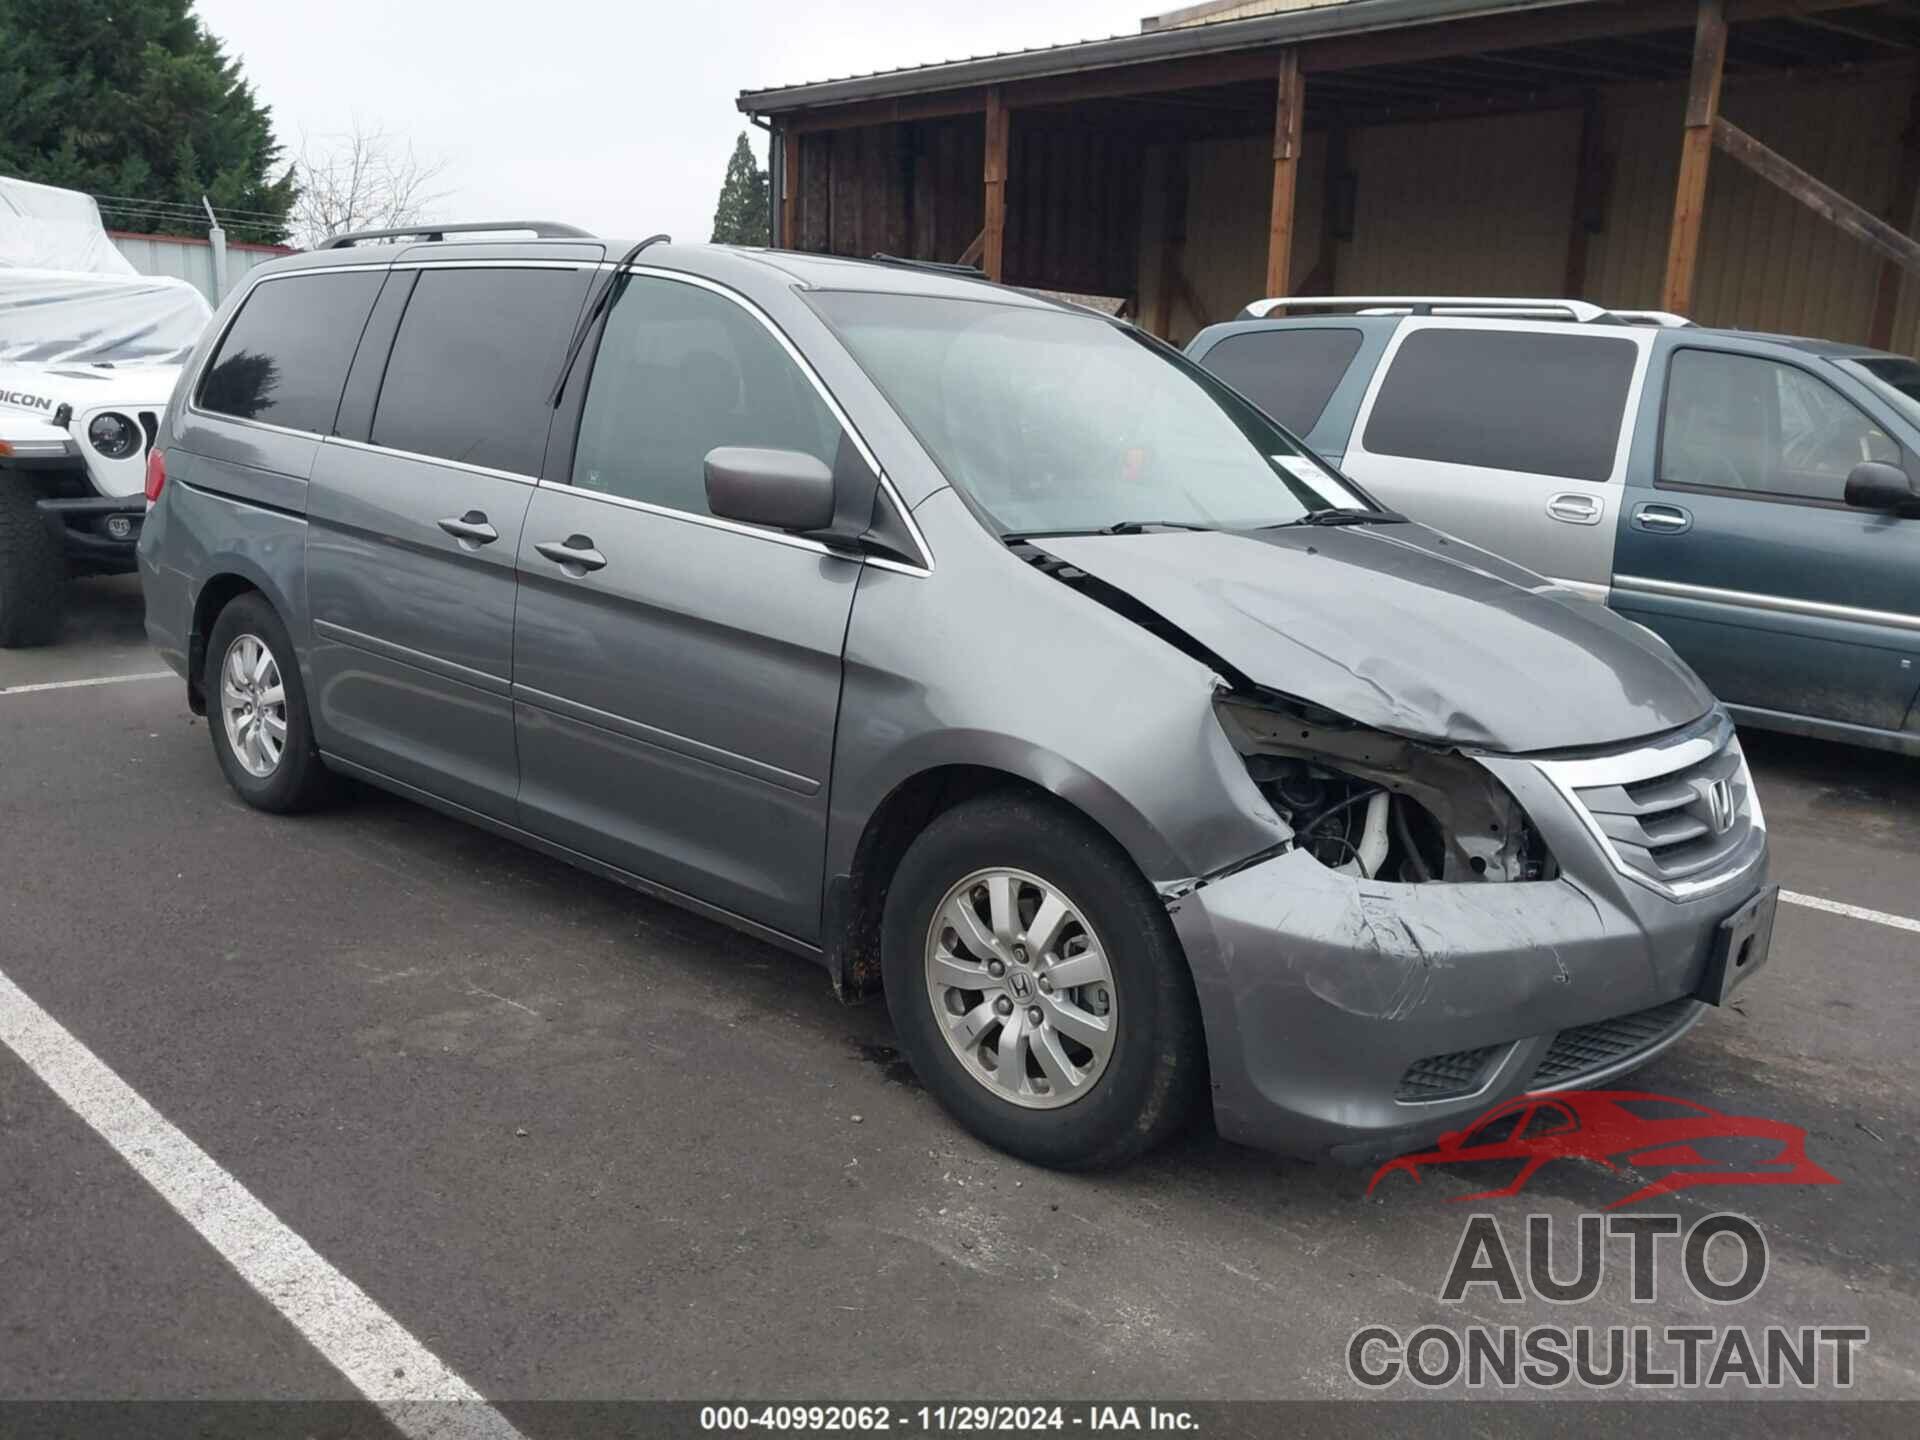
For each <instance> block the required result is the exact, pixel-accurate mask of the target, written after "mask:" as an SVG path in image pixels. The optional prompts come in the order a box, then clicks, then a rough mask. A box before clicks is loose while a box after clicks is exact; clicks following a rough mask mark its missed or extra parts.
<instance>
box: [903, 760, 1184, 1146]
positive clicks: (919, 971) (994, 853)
mask: <svg viewBox="0 0 1920 1440" xmlns="http://www.w3.org/2000/svg"><path fill="white" fill-rule="evenodd" d="M1063 917H1064V918H1063ZM962 932H964V934H963V933H962ZM881 944H882V961H881V964H882V969H883V973H884V979H885V986H886V996H887V1008H888V1010H889V1011H890V1012H891V1013H892V1015H893V1023H894V1028H895V1030H896V1031H897V1032H898V1035H899V1039H900V1046H901V1049H902V1050H903V1051H904V1052H905V1053H906V1055H907V1058H908V1059H909V1060H911V1061H912V1063H913V1068H914V1072H915V1073H916V1074H917V1075H918V1076H919V1077H920V1080H921V1082H922V1083H923V1084H924V1085H925V1086H926V1087H927V1089H928V1090H930V1091H931V1092H932V1093H933V1094H934V1096H935V1098H937V1099H938V1100H939V1101H940V1103H941V1104H942V1105H943V1106H945V1107H946V1109H947V1110H948V1112H949V1113H950V1114H952V1115H953V1116H954V1118H955V1119H957V1120H959V1121H960V1123H961V1124H962V1125H964V1126H966V1128H967V1129H969V1130H971V1131H972V1132H973V1133H974V1134H975V1135H977V1136H979V1137H980V1138H981V1139H983V1140H985V1141H986V1142H987V1143H988V1144H990V1145H993V1146H996V1147H997V1148H999V1149H1001V1150H1005V1151H1007V1152H1009V1153H1010V1154H1013V1155H1017V1156H1019V1157H1020V1158H1021V1159H1023V1160H1030V1161H1032V1162H1034V1163H1035V1164H1039V1165H1048V1166H1053V1167H1056V1168H1060V1169H1071V1170H1079V1169H1093V1168H1099V1167H1106V1166H1114V1165H1120V1164H1124V1163H1125V1162H1127V1161H1129V1160H1132V1159H1134V1158H1135V1157H1137V1156H1139V1155H1142V1154H1144V1153H1145V1152H1146V1151H1148V1150H1150V1149H1152V1148H1153V1147H1154V1146H1155V1145H1158V1144H1160V1143H1161V1142H1162V1141H1164V1140H1166V1139H1167V1138H1168V1137H1170V1136H1171V1135H1172V1134H1173V1133H1174V1132H1175V1131H1176V1130H1178V1129H1179V1128H1180V1126H1181V1125H1182V1124H1183V1123H1184V1122H1185V1121H1186V1120H1187V1119H1188V1118H1189V1116H1190V1115H1191V1113H1192V1110H1193V1107H1194V1104H1195V1102H1196V1101H1197V1100H1198V1098H1199V1096H1200V1095H1201V1093H1202V1091H1203V1088H1204V1084H1205V1047H1204V1045H1203V1042H1202V1038H1201V1031H1200V1017H1199V1007H1198V1004H1197V1002H1196V1001H1195V998H1194V993H1193V984H1192V979H1191V977H1190V975H1189V973H1188V971H1187V966H1186V957H1185V955H1184V954H1183V953H1182V951H1181V949H1180V943H1179V940H1178V939H1177V937H1176V936H1175V935H1174V932H1173V925H1172V922H1171V921H1170V920H1169V919H1168V918H1167V912H1166V908H1165V906H1164V905H1163V904H1162V903H1161V902H1160V899H1159V897H1158V896H1157V895H1155V894H1154V892H1153V890H1152V889H1151V888H1150V887H1149V886H1148V885H1147V883H1146V881H1145V880H1144V879H1142V878H1141V876H1140V874H1139V872H1138V871H1137V870H1136V869H1135V868H1134V866H1133V862H1132V861H1131V860H1130V859H1129V858H1128V856H1127V854H1126V852H1125V851H1123V850H1121V849H1120V847H1119V846H1118V845H1116V844H1115V843H1114V842H1113V841H1112V840H1111V839H1109V838H1108V837H1107V836H1106V835H1105V834H1103V833H1102V832H1101V831H1099V830H1097V829H1096V828H1094V827H1093V826H1092V825H1091V824H1089V823H1088V822H1087V821H1085V820H1084V819H1082V818H1081V817H1080V816H1078V815H1076V814H1074V813H1073V812H1072V811H1070V810H1068V809H1066V807H1064V806H1062V805H1059V804H1057V803H1052V802H1048V801H1042V800H1032V799H1026V798H1023V797H1019V796H1007V795H1001V796H986V797H983V798H981V799H978V800H974V801H970V802H969V803H967V804H965V805H962V806H959V807H957V808H955V809H953V810H950V811H948V812H947V813H945V814H944V815H941V816H940V817H938V818H937V819H936V820H934V822H933V823H932V824H931V825H929V826H928V827H927V828H926V830H925V831H923V832H922V833H921V834H920V836H919V837H918V838H917V839H915V840H914V842H913V844H912V845H911V846H910V847H909V848H908V850H907V853H906V855H905V856H904V857H903V858H902V859H901V862H900V868H899V870H898V872H897V873H896V874H895V876H894V878H893V883H892V885H891V886H890V887H889V890H888V893H887V903H886V913H885V917H884V920H883V923H882V932H881ZM996 969H997V970H998V973H997V974H996V973H995V970H996ZM1056 977H1057V978H1056ZM1008 1031H1012V1032H1013V1034H1012V1038H1011V1041H1010V1042H1009V1040H1008V1039H1007V1033H1008Z"/></svg>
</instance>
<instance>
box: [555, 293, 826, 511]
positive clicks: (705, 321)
mask: <svg viewBox="0 0 1920 1440" xmlns="http://www.w3.org/2000/svg"><path fill="white" fill-rule="evenodd" d="M621 285H622V288H621V291H620V294H619V295H618V296H617V297H616V298H615V300H614V302H613V309H612V311H611V313H610V314H609V315H608V316H607V326H606V333H605V334H604V335H603V336H602V337H601V340H600V350H599V354H598V356H597V357H596V359H595V360H594V366H593V376H592V379H591V380H590V381H589V382H588V385H587V400H586V406H585V408H584V410H583V411H582V412H581V416H580V441H579V444H578V446H577V447H576V448H575V450H574V457H573V483H574V484H575V485H577V486H579V487H580V488H581V489H582V490H597V491H600V492H601V493H603V494H607V495H618V496H621V497H622V498H624V499H628V500H641V501H645V502H646V503H648V504H651V505H663V506H665V507H667V508H668V509H671V510H685V511H688V512H690V513H692V514H695V515H706V514H709V513H710V512H709V510H708V509H707V483H706V458H707V454H708V452H710V451H712V450H715V449H718V448H719V447H721V446H728V445H744V446H751V447H754V448H758V449H767V450H798V451H800V452H802V453H803V454H807V455H811V456H813V457H814V458H815V459H816V460H819V461H820V462H821V463H822V464H824V465H827V466H828V467H832V466H833V464H834V461H835V458H836V456H837V455H838V452H839V448H840V435H841V431H840V423H839V421H838V420H837V419H835V418H834V414H833V412H832V411H831V410H829V409H828V408H827V405H826V402H825V401H823V400H822V399H821V398H820V394H819V392H818V391H817V390H815V389H814V388H813V385H812V383H811V382H810V381H809V380H808V379H807V377H806V376H805V375H804V374H803V373H801V370H800V368H799V366H797V365H796V364H794V362H793V358H792V357H791V356H790V355H788V354H787V352H786V351H785V350H784V349H783V348H782V347H781V345H780V343H779V342H778V341H777V340H775V339H774V337H773V336H772V335H771V334H770V333H769V332H768V330H767V328H766V327H765V326H764V325H762V324H761V323H760V322H759V320H757V319H756V318H754V316H753V315H752V314H750V313H749V312H748V311H747V310H746V309H744V308H743V307H742V306H740V305H738V304H736V303H735V302H734V301H732V300H729V299H727V298H726V297H725V296H723V295H717V294H715V293H714V292H713V291H711V290H707V289H705V288H703V287H701V286H697V285H688V284H684V283H683V282H681V281H678V280H663V279H659V278H657V277H655V276H648V275H636V276H628V277H626V278H625V279H623V280H622V282H621Z"/></svg>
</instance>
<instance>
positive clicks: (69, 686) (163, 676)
mask: <svg viewBox="0 0 1920 1440" xmlns="http://www.w3.org/2000/svg"><path fill="white" fill-rule="evenodd" d="M179 678H180V677H179V676H177V675H175V674H174V673H173V671H171V670H143V671H141V672H140V673H139V674H138V675H96V676H94V677H93V678H92V679H91V680H43V681H41V682H40V683H39V684H38V685H9V686H7V687H6V688H5V689H4V690H0V695H31V694H32V693H33V692H34V691H36V690H81V689H84V688H85V687H87V686H89V685H126V684H130V683H132V682H133V681H135V680H177V679H179Z"/></svg>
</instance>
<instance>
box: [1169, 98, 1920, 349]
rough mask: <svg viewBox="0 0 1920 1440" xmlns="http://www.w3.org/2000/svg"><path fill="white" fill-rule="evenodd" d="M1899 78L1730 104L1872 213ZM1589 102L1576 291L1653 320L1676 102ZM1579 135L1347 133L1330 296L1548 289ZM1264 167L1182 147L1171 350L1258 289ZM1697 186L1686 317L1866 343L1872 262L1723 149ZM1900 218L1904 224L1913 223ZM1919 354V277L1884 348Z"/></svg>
mask: <svg viewBox="0 0 1920 1440" xmlns="http://www.w3.org/2000/svg"><path fill="white" fill-rule="evenodd" d="M1913 84H1914V77H1913V75H1912V73H1911V72H1910V71H1909V70H1907V69H1906V68H1904V67H1892V68H1889V69H1885V70H1876V71H1872V72H1867V73H1866V74H1864V75H1862V76H1856V77H1854V78H1852V79H1848V80H1833V79H1823V80H1821V81H1818V82H1807V81H1799V82H1795V81H1778V82H1775V81H1767V82H1753V81H1747V82H1736V81H1733V80H1729V82H1728V84H1727V89H1726V97H1725V106H1724V108H1725V111H1726V114H1727V118H1728V119H1730V120H1732V121H1733V122H1734V123H1735V124H1736V125H1739V126H1741V127H1742V128H1744V129H1746V130H1748V131H1750V132H1751V133H1752V134H1754V135H1756V136H1757V137H1758V138H1760V139H1761V140H1763V141H1765V142H1766V143H1767V144H1768V145H1771V146H1773V147H1774V148H1775V149H1777V150H1779V151H1780V152H1781V153H1782V154H1784V155H1786V156H1787V157H1788V158H1789V159H1791V160H1793V161H1795V162H1796V163H1798V164H1800V165H1802V166H1804V167H1805V168H1807V169H1808V170H1811V171H1812V172H1813V173H1814V174H1815V175H1818V176H1819V177H1820V178H1821V179H1822V180H1825V181H1826V182H1827V183H1828V184H1830V185H1833V186H1834V187H1835V188H1836V189H1838V190H1839V191H1840V192H1841V193H1842V194H1845V195H1847V196H1849V197H1850V198H1852V199H1854V200H1857V201H1859V202H1860V203H1861V204H1863V205H1866V206H1868V207H1870V208H1872V209H1874V210H1875V211H1879V212H1884V211H1885V209H1886V207H1887V206H1888V205H1889V204H1890V203H1891V196H1892V190H1893V183H1894V175H1895V170H1896V166H1897V162H1898V152H1899V147H1900V133H1901V130H1902V128H1903V126H1904V124H1905V116H1906V113H1907V104H1908V97H1909V95H1910V94H1911V93H1912V87H1913ZM1602 101H1603V104H1602V114H1603V123H1604V134H1605V137H1606V141H1605V150H1606V154H1607V157H1608V160H1607V174H1606V189H1607V198H1606V208H1605V222H1604V225H1603V227H1602V229H1601V230H1600V232H1599V233H1598V234H1595V235H1593V236H1592V237H1591V240H1590V249H1589V255H1588V263H1587V280H1586V284H1585V286H1584V287H1583V293H1582V295H1581V296H1580V297H1578V298H1584V299H1590V300H1595V301H1598V302H1600V303H1602V304H1610V305H1618V306H1622V307H1637V308H1650V307H1653V306H1656V305H1658V303H1659V300H1660V288H1661V279H1662V276H1663V274H1664V271H1665V267H1666V254H1667V229H1668V224H1669V220H1670V218H1671V215H1672V211H1673V192H1674V185H1675V180H1676V178H1677V172H1678V168H1679V152H1680V117H1681V107H1682V96H1681V94H1680V92H1679V90H1678V89H1670V88H1667V87H1659V88H1655V87H1648V86H1637V87H1621V88H1619V89H1617V90H1613V91H1608V92H1604V93H1603V96H1602ZM1579 137H1580V114H1579V112H1578V111H1577V110H1557V111H1546V112H1536V113H1531V114H1525V115H1513V116H1494V117H1481V118H1475V119H1457V120H1435V121H1426V122H1420V123H1408V124H1395V125H1383V126H1372V127H1368V128H1365V129H1359V130H1354V131H1351V132H1350V133H1349V135H1348V140H1347V146H1348V160H1347V164H1348V169H1349V170H1350V172H1351V173H1353V174H1354V175H1355V176H1356V177H1357V179H1356V194H1355V205H1354V210H1355V215H1354V222H1355V223H1354V227H1353V235H1352V239H1350V240H1346V241H1341V242H1338V243H1337V244H1336V246H1335V251H1336V253H1335V265H1336V271H1335V288H1336V289H1337V290H1338V291H1340V292H1341V293H1344V294H1404V293H1410V292H1411V293H1422V292H1424V293H1441V294H1448V293H1451V294H1476V293H1478V294H1493V295H1517V294H1536V295H1550V296H1557V295H1560V294H1561V293H1562V292H1563V291H1564V289H1565V287H1566V260H1567V242H1568V239H1569V231H1570V227H1571V225H1572V214H1573V187H1574V183H1575V177H1576V168H1577V167H1576V157H1577V150H1578V146H1579ZM1169 149H1170V147H1166V146H1156V147H1153V148H1152V149H1151V150H1150V151H1149V153H1148V155H1147V157H1146V161H1145V163H1144V165H1143V167H1142V173H1143V185H1144V192H1145V194H1144V201H1143V208H1142V224H1141V231H1140V246H1139V251H1138V254H1139V271H1138V278H1137V281H1136V285H1137V288H1138V293H1139V295H1140V313H1141V314H1142V315H1152V314H1153V313H1154V303H1155V300H1156V297H1157V296H1158V293H1159V289H1160V284H1161V279H1162V275H1163V272H1164V260H1163V256H1164V251H1163V248H1162V240H1163V237H1164V236H1165V235H1166V233H1167V217H1166V215H1165V213H1164V206H1165V185H1166V176H1167V171H1168V166H1169V165H1170V163H1171V161H1172V157H1171V155H1170V153H1169ZM1326 153H1327V152H1326V137H1325V132H1324V131H1322V130H1317V129H1310V130H1309V131H1308V133H1307V136H1306V149H1305V152H1304V154H1303V158H1302V166H1301V176H1300V192H1299V199H1298V202H1297V214H1298V217H1299V219H1298V230H1297V232H1296V235H1295V240H1294V256H1293V260H1294V264H1293V286H1292V287H1291V288H1293V289H1295V290H1301V289H1303V288H1304V287H1305V286H1307V285H1308V284H1309V283H1310V282H1312V281H1314V280H1315V279H1316V278H1317V277H1316V272H1317V267H1318V265H1319V261H1320V256H1319V247H1320V241H1321V236H1322V208H1323V206H1324V203H1325V202H1324V198H1323V197H1324V195H1325V193H1326V190H1325V178H1326ZM1270 155H1271V145H1270V142H1268V141H1267V140H1266V139H1265V138H1264V137H1262V138H1260V139H1257V140H1225V141H1208V142H1202V143H1198V144H1193V145H1188V146H1186V147H1185V164H1186V170H1187V206H1186V211H1185V234H1186V244H1185V247H1184V253H1183V255H1182V257H1181V263H1180V269H1181V271H1182V273H1183V274H1184V276H1185V278H1186V282H1187V284H1186V287H1185V290H1184V292H1183V293H1182V294H1180V295H1178V296H1177V297H1176V299H1175V302H1174V304H1173V306H1172V314H1171V330H1172V335H1171V338H1173V339H1174V340H1175V341H1176V342H1179V343H1184V342H1185V341H1186V340H1187V339H1189V338H1191V337H1192V335H1193V334H1194V333H1195V332H1196V331H1197V330H1199V329H1200V327H1201V326H1202V325H1204V324H1207V323H1211V322H1213V321H1218V320H1223V319H1228V318H1230V317H1231V316H1232V315H1233V313H1234V312H1235V311H1237V310H1238V309H1239V308H1240V307H1241V306H1243V305H1245V304H1246V303H1247V301H1249V300H1251V299H1255V298H1258V297H1259V296H1260V295H1261V294H1262V292H1263V290H1264V288H1265V274H1266V244H1267V202H1268V197H1269V196H1270V194H1271V187H1272V166H1271V162H1270V158H1269V157H1270ZM1711 174H1712V178H1711V181H1710V184H1709V192H1708V196H1707V220H1706V231H1705V235H1704V236H1703V239H1702V247H1701V256H1700V270H1699V279H1698V282H1697V284H1696V287H1695V303H1694V316H1693V318H1694V319H1696V320H1698V321H1699V322H1700V323H1702V324H1707V325H1737V326H1742V327H1746V328H1750V329H1758V330H1775V331H1787V332H1792V333H1799V334H1807V335H1817V336H1823V337H1827V338H1831V339H1836V340H1845V341H1855V342H1864V341H1865V340H1866V339H1867V330H1868V324H1869V318H1870V315H1871V312H1872V305H1873V296H1874V289H1875V285H1876V283H1877V280H1878V276H1879V273H1880V259H1879V257H1878V255H1876V254H1875V253H1874V252H1872V251H1870V250H1869V249H1867V247H1866V246H1864V245H1862V244H1860V243H1859V242H1858V241H1856V240H1854V239H1852V238H1851V237H1850V236H1847V235H1845V234H1843V233H1842V232H1841V231H1840V230H1838V229H1837V228H1835V227H1834V226H1832V225H1830V224H1828V223H1827V222H1826V221H1824V220H1822V219H1820V217H1819V216H1817V215H1815V214H1814V213H1813V212H1812V211H1811V210H1809V209H1807V208H1806V207H1805V206H1803V205H1800V204H1799V203H1797V202H1796V201H1794V200H1792V199H1791V198H1790V197H1788V196H1787V195H1786V194H1785V193H1784V192H1782V191H1780V190H1778V189H1776V188H1775V187H1773V186H1771V185H1768V184H1767V183H1766V182H1765V181H1763V180H1761V179H1760V178H1759V177H1758V176H1756V175H1753V174H1752V173H1751V172H1749V171H1748V170H1746V169H1745V168H1744V167H1743V166H1741V165H1740V164H1739V163H1738V162H1736V161H1734V160H1732V159H1731V158H1730V157H1728V156H1726V155H1724V154H1718V153H1716V154H1715V156H1714V159H1713V168H1712V172H1711ZM1912 218H1913V217H1905V219H1906V220H1907V222H1908V223H1909V224H1910V223H1911V220H1912ZM1314 288H1316V289H1320V288H1322V287H1320V286H1318V285H1317V284H1316V285H1315V287H1314ZM1195 300H1197V301H1198V302H1199V303H1198V308H1197V309H1196V307H1195V306H1194V304H1192V303H1190V302H1191V301H1195ZM1917 346H1920V276H1916V277H1913V278H1912V279H1910V280H1909V282H1908V284H1907V285H1906V287H1905V289H1904V292H1903V297H1902V304H1901V308H1900V314H1899V318H1898V322H1897V325H1896V328H1895V334H1894V347H1895V348H1896V349H1900V350H1904V351H1907V352H1909V353H1912V352H1913V351H1914V350H1915V348H1916V347H1917Z"/></svg>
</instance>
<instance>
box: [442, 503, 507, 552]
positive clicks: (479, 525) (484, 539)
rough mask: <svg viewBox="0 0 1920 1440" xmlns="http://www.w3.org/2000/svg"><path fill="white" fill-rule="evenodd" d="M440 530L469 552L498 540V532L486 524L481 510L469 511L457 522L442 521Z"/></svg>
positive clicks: (484, 515) (485, 518)
mask: <svg viewBox="0 0 1920 1440" xmlns="http://www.w3.org/2000/svg"><path fill="white" fill-rule="evenodd" d="M440 528H441V529H442V530H444V531H446V532H447V534H449V535H451V536H453V538H454V539H456V540H458V541H459V542H460V543H461V544H462V545H463V546H465V547H466V548H467V549H469V550H477V549H478V548H479V547H480V546H482V545H491V544H492V543H493V542H494V541H496V540H498V539H499V538H500V532H499V531H498V530H496V529H494V528H493V526H491V525H489V524H488V523H487V517H486V513H485V512H484V511H481V510H469V511H467V513H466V514H464V515H462V516H461V517H460V518H459V519H458V520H442V521H441V522H440Z"/></svg>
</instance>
